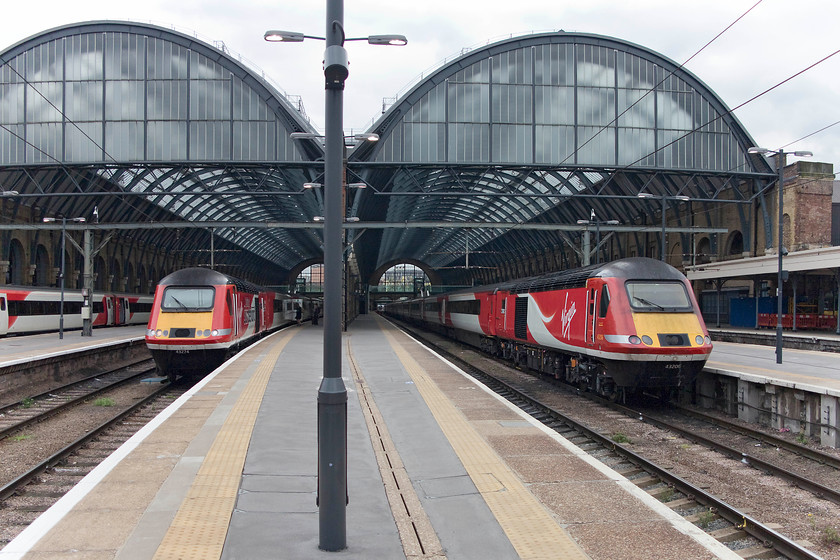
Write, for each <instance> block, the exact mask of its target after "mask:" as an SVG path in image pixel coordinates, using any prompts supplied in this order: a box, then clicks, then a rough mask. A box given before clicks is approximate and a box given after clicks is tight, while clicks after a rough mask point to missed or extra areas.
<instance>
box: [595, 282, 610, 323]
mask: <svg viewBox="0 0 840 560" xmlns="http://www.w3.org/2000/svg"><path fill="white" fill-rule="evenodd" d="M609 306H610V289H609V288H608V287H607V285H606V284H604V285H603V286H602V287H601V301H600V303H599V304H598V317H601V318H602V319H603V318H604V317H606V316H607V308H608V307H609Z"/></svg>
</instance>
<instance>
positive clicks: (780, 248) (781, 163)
mask: <svg viewBox="0 0 840 560" xmlns="http://www.w3.org/2000/svg"><path fill="white" fill-rule="evenodd" d="M747 153H748V154H762V155H775V156H776V170H777V171H778V175H779V177H778V180H777V184H776V188H777V189H778V190H779V232H778V233H779V240H778V245H777V246H776V252H777V253H778V254H779V268H778V270H777V272H776V274H777V276H776V363H777V364H781V363H782V286H783V285H784V281H785V274H784V271H783V268H782V267H783V263H782V257H784V254H785V250H784V224H783V221H782V220H783V219H784V205H785V196H784V195H785V192H784V185H785V156H786V155H794V156H797V157H811V156H813V155H814V154H813V153H812V152H808V151H804V150H802V151H796V152H786V151H784V150H782V149H781V148H780V149H778V150H769V149H767V148H759V147H758V146H752V147H751V148H749V149H748V150H747ZM794 305H796V302H794Z"/></svg>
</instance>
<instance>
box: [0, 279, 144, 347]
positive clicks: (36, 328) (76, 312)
mask: <svg viewBox="0 0 840 560" xmlns="http://www.w3.org/2000/svg"><path fill="white" fill-rule="evenodd" d="M92 300H93V301H92V302H91V306H90V312H91V324H92V325H93V326H94V327H106V326H118V325H142V324H145V323H146V322H148V320H149V314H150V312H151V310H152V296H144V295H138V294H116V293H104V294H94V296H93V298H92ZM82 301H83V298H82V292H81V291H80V290H64V328H65V329H68V330H72V329H81V328H82ZM60 318H61V290H59V289H55V288H41V287H25V286H0V336H5V335H16V334H32V333H37V332H46V331H57V330H58V329H59V322H60Z"/></svg>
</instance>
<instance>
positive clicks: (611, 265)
mask: <svg viewBox="0 0 840 560" xmlns="http://www.w3.org/2000/svg"><path fill="white" fill-rule="evenodd" d="M596 277H601V278H625V279H628V280H678V281H682V280H683V279H684V278H685V276H683V274H682V273H681V272H680V271H679V270H677V269H676V268H674V267H673V266H671V265H669V264H667V263H664V262H662V261H659V260H656V259H651V258H647V257H632V258H627V259H619V260H616V261H612V262H608V263H600V264H593V265H589V266H584V267H582V268H574V269H571V270H558V271H556V272H549V273H547V274H542V275H540V276H530V277H528V278H520V279H518V280H509V281H507V282H500V283H498V284H489V285H485V286H477V287H476V288H471V289H468V290H459V291H463V292H475V291H482V292H490V291H495V290H504V291H507V292H510V293H512V294H527V293H529V292H546V291H550V290H568V289H571V288H581V287H583V286H585V285H586V281H587V280H589V279H590V278H596ZM452 293H457V292H452Z"/></svg>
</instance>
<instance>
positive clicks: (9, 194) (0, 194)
mask: <svg viewBox="0 0 840 560" xmlns="http://www.w3.org/2000/svg"><path fill="white" fill-rule="evenodd" d="M377 139H378V138H377ZM19 194H20V193H19V192H17V191H0V196H17V195H19Z"/></svg>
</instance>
